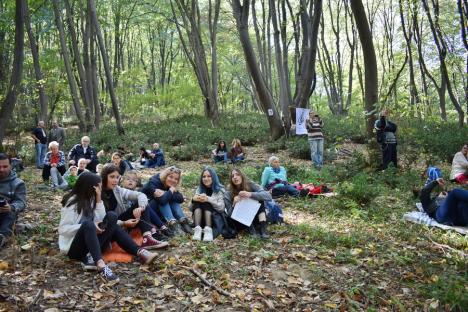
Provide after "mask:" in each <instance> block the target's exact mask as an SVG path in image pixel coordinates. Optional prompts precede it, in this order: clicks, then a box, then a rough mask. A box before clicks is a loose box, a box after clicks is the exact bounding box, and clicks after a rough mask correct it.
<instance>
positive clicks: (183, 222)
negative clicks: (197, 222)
mask: <svg viewBox="0 0 468 312" xmlns="http://www.w3.org/2000/svg"><path fill="white" fill-rule="evenodd" d="M179 223H180V226H181V227H182V230H183V231H184V232H185V233H187V234H193V229H192V228H191V227H190V225H189V223H188V220H187V219H186V218H184V219H181V220H180V221H179Z"/></svg>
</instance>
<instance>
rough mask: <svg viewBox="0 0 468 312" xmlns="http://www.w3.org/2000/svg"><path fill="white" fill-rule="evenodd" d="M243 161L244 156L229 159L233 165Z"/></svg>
mask: <svg viewBox="0 0 468 312" xmlns="http://www.w3.org/2000/svg"><path fill="white" fill-rule="evenodd" d="M244 159H245V158H244V156H234V157H232V158H231V161H232V163H233V164H234V163H236V162H238V161H243V160H244Z"/></svg>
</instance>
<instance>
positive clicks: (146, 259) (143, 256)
mask: <svg viewBox="0 0 468 312" xmlns="http://www.w3.org/2000/svg"><path fill="white" fill-rule="evenodd" d="M137 256H138V258H139V259H140V262H141V263H142V264H150V263H151V262H153V261H154V259H156V257H157V256H158V254H156V253H152V252H149V251H148V250H146V249H144V248H140V249H139V250H138V253H137Z"/></svg>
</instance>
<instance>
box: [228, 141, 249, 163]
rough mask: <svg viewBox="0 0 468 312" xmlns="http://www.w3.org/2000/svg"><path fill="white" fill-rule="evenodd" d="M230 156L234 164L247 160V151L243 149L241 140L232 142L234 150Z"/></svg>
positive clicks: (232, 149)
mask: <svg viewBox="0 0 468 312" xmlns="http://www.w3.org/2000/svg"><path fill="white" fill-rule="evenodd" d="M229 156H230V158H231V161H232V163H236V162H238V161H243V160H244V159H245V149H244V148H243V147H242V144H241V141H240V140H239V139H234V140H232V148H231V152H230V155H229Z"/></svg>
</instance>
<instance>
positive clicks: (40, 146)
mask: <svg viewBox="0 0 468 312" xmlns="http://www.w3.org/2000/svg"><path fill="white" fill-rule="evenodd" d="M31 136H32V138H33V139H34V147H35V149H36V168H38V169H42V168H43V167H44V157H45V154H46V153H47V135H46V132H45V123H44V122H43V121H42V120H41V121H39V122H38V123H37V127H36V128H34V130H33V131H32V133H31Z"/></svg>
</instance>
